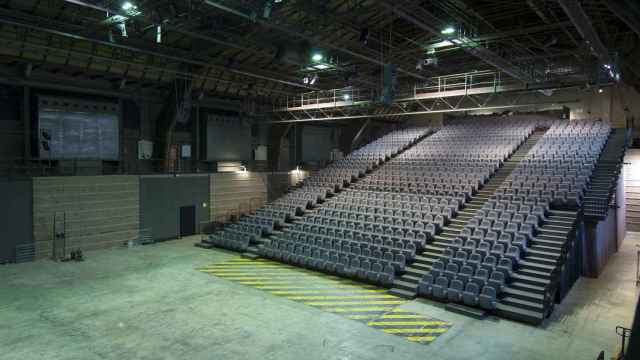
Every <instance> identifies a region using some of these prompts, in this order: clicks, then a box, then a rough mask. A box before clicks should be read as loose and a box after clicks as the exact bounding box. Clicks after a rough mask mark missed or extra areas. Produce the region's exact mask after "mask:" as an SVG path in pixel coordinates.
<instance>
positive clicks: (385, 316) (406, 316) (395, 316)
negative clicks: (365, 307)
mask: <svg viewBox="0 0 640 360" xmlns="http://www.w3.org/2000/svg"><path fill="white" fill-rule="evenodd" d="M396 311H398V310H396ZM394 312H395V311H394ZM349 318H350V319H354V320H365V319H428V318H427V317H426V316H424V315H418V314H383V315H380V314H367V315H349ZM445 324H448V323H445Z"/></svg>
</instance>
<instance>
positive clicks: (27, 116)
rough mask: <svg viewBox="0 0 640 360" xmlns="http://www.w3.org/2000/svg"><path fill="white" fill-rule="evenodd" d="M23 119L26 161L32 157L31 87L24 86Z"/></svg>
mask: <svg viewBox="0 0 640 360" xmlns="http://www.w3.org/2000/svg"><path fill="white" fill-rule="evenodd" d="M22 121H23V124H24V155H23V157H24V161H25V163H26V162H28V161H29V159H30V158H31V88H30V87H28V86H24V87H23V88H22Z"/></svg>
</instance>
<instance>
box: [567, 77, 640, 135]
mask: <svg viewBox="0 0 640 360" xmlns="http://www.w3.org/2000/svg"><path fill="white" fill-rule="evenodd" d="M602 90H603V92H602V93H599V92H598V91H596V90H595V89H593V90H591V91H582V92H581V95H582V96H581V101H580V102H579V103H576V104H572V105H569V108H570V109H571V119H594V118H600V119H602V120H605V121H609V122H611V125H612V126H613V127H616V128H622V127H626V119H628V120H629V121H631V118H632V117H633V118H635V119H636V124H637V126H640V93H638V92H637V91H636V90H635V89H634V88H633V87H630V86H626V85H615V86H611V87H604V88H602Z"/></svg>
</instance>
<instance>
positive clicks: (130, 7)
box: [122, 1, 135, 11]
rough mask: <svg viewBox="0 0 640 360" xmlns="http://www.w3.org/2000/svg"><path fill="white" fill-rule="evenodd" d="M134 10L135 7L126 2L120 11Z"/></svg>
mask: <svg viewBox="0 0 640 360" xmlns="http://www.w3.org/2000/svg"><path fill="white" fill-rule="evenodd" d="M134 8H135V5H133V4H132V3H130V2H128V1H127V2H125V3H124V4H122V10H125V11H128V10H131V9H134Z"/></svg>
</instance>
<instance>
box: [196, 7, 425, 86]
mask: <svg viewBox="0 0 640 360" xmlns="http://www.w3.org/2000/svg"><path fill="white" fill-rule="evenodd" d="M204 3H205V4H207V5H209V6H212V7H215V8H216V9H219V10H222V11H225V12H227V13H229V14H233V15H236V16H239V17H242V18H244V19H245V20H248V21H251V22H254V23H257V24H260V25H262V26H265V27H268V28H271V29H274V30H277V31H280V32H282V33H284V34H287V35H290V36H294V37H296V38H299V39H303V40H307V41H310V42H311V43H312V44H317V45H322V46H324V47H327V48H330V49H333V50H336V51H339V52H342V53H344V54H347V55H350V56H352V57H354V58H357V59H360V60H364V61H367V62H369V63H372V64H375V65H380V66H382V65H385V62H384V61H382V60H380V59H378V58H374V57H371V56H368V55H363V54H360V53H357V52H355V51H353V50H350V49H347V48H344V47H342V46H338V45H335V44H333V43H330V42H326V41H323V40H322V39H320V38H319V37H317V36H312V35H306V34H303V33H302V32H300V31H298V30H295V29H292V28H289V27H286V26H283V25H279V24H276V23H273V22H269V21H265V20H262V19H260V18H258V17H256V16H252V15H249V14H245V13H243V12H241V11H238V10H235V9H233V8H231V7H229V6H226V5H223V4H221V3H219V2H217V1H212V0H204ZM397 71H398V72H400V73H403V74H405V75H408V76H411V77H413V78H416V79H420V80H426V79H427V78H426V77H424V76H422V75H420V74H418V73H414V72H411V71H408V70H405V69H401V68H398V69H397Z"/></svg>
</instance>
